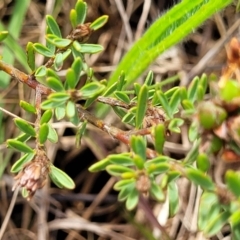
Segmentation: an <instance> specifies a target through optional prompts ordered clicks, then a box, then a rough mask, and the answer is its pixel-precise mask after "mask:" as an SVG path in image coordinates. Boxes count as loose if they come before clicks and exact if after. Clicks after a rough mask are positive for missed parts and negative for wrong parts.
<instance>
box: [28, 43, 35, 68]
mask: <svg viewBox="0 0 240 240" xmlns="http://www.w3.org/2000/svg"><path fill="white" fill-rule="evenodd" d="M26 52H27V62H28V66H29V67H30V68H31V70H32V71H35V68H36V66H35V51H34V47H33V43H32V42H28V44H27V47H26Z"/></svg>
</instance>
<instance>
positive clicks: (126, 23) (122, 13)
mask: <svg viewBox="0 0 240 240" xmlns="http://www.w3.org/2000/svg"><path fill="white" fill-rule="evenodd" d="M115 3H116V5H117V9H118V11H119V14H120V16H121V18H122V21H123V24H124V27H125V30H126V33H127V38H128V42H129V44H131V43H132V42H133V35H132V31H131V27H130V24H129V21H128V20H129V18H128V16H127V14H126V12H125V11H124V6H123V3H122V1H118V0H115Z"/></svg>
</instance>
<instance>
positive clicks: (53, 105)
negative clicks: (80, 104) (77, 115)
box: [41, 99, 64, 110]
mask: <svg viewBox="0 0 240 240" xmlns="http://www.w3.org/2000/svg"><path fill="white" fill-rule="evenodd" d="M63 105H64V103H63V102H61V101H60V102H56V101H54V100H52V99H48V100H46V101H44V102H42V103H41V108H42V109H43V110H47V109H52V108H57V107H60V106H63Z"/></svg>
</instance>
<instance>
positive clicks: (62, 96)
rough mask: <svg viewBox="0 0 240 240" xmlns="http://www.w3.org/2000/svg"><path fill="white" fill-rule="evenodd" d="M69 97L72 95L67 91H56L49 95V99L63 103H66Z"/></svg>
mask: <svg viewBox="0 0 240 240" xmlns="http://www.w3.org/2000/svg"><path fill="white" fill-rule="evenodd" d="M69 98H70V96H69V94H68V93H67V92H56V93H52V94H50V95H49V96H48V99H49V100H52V101H53V102H60V103H62V104H63V103H65V102H66V101H67V100H68V99H69Z"/></svg>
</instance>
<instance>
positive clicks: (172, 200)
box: [168, 182, 179, 217]
mask: <svg viewBox="0 0 240 240" xmlns="http://www.w3.org/2000/svg"><path fill="white" fill-rule="evenodd" d="M168 199H169V216H170V217H173V216H174V215H175V214H176V213H177V212H178V209H179V195H178V186H177V184H176V183H175V182H170V183H169V184H168Z"/></svg>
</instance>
